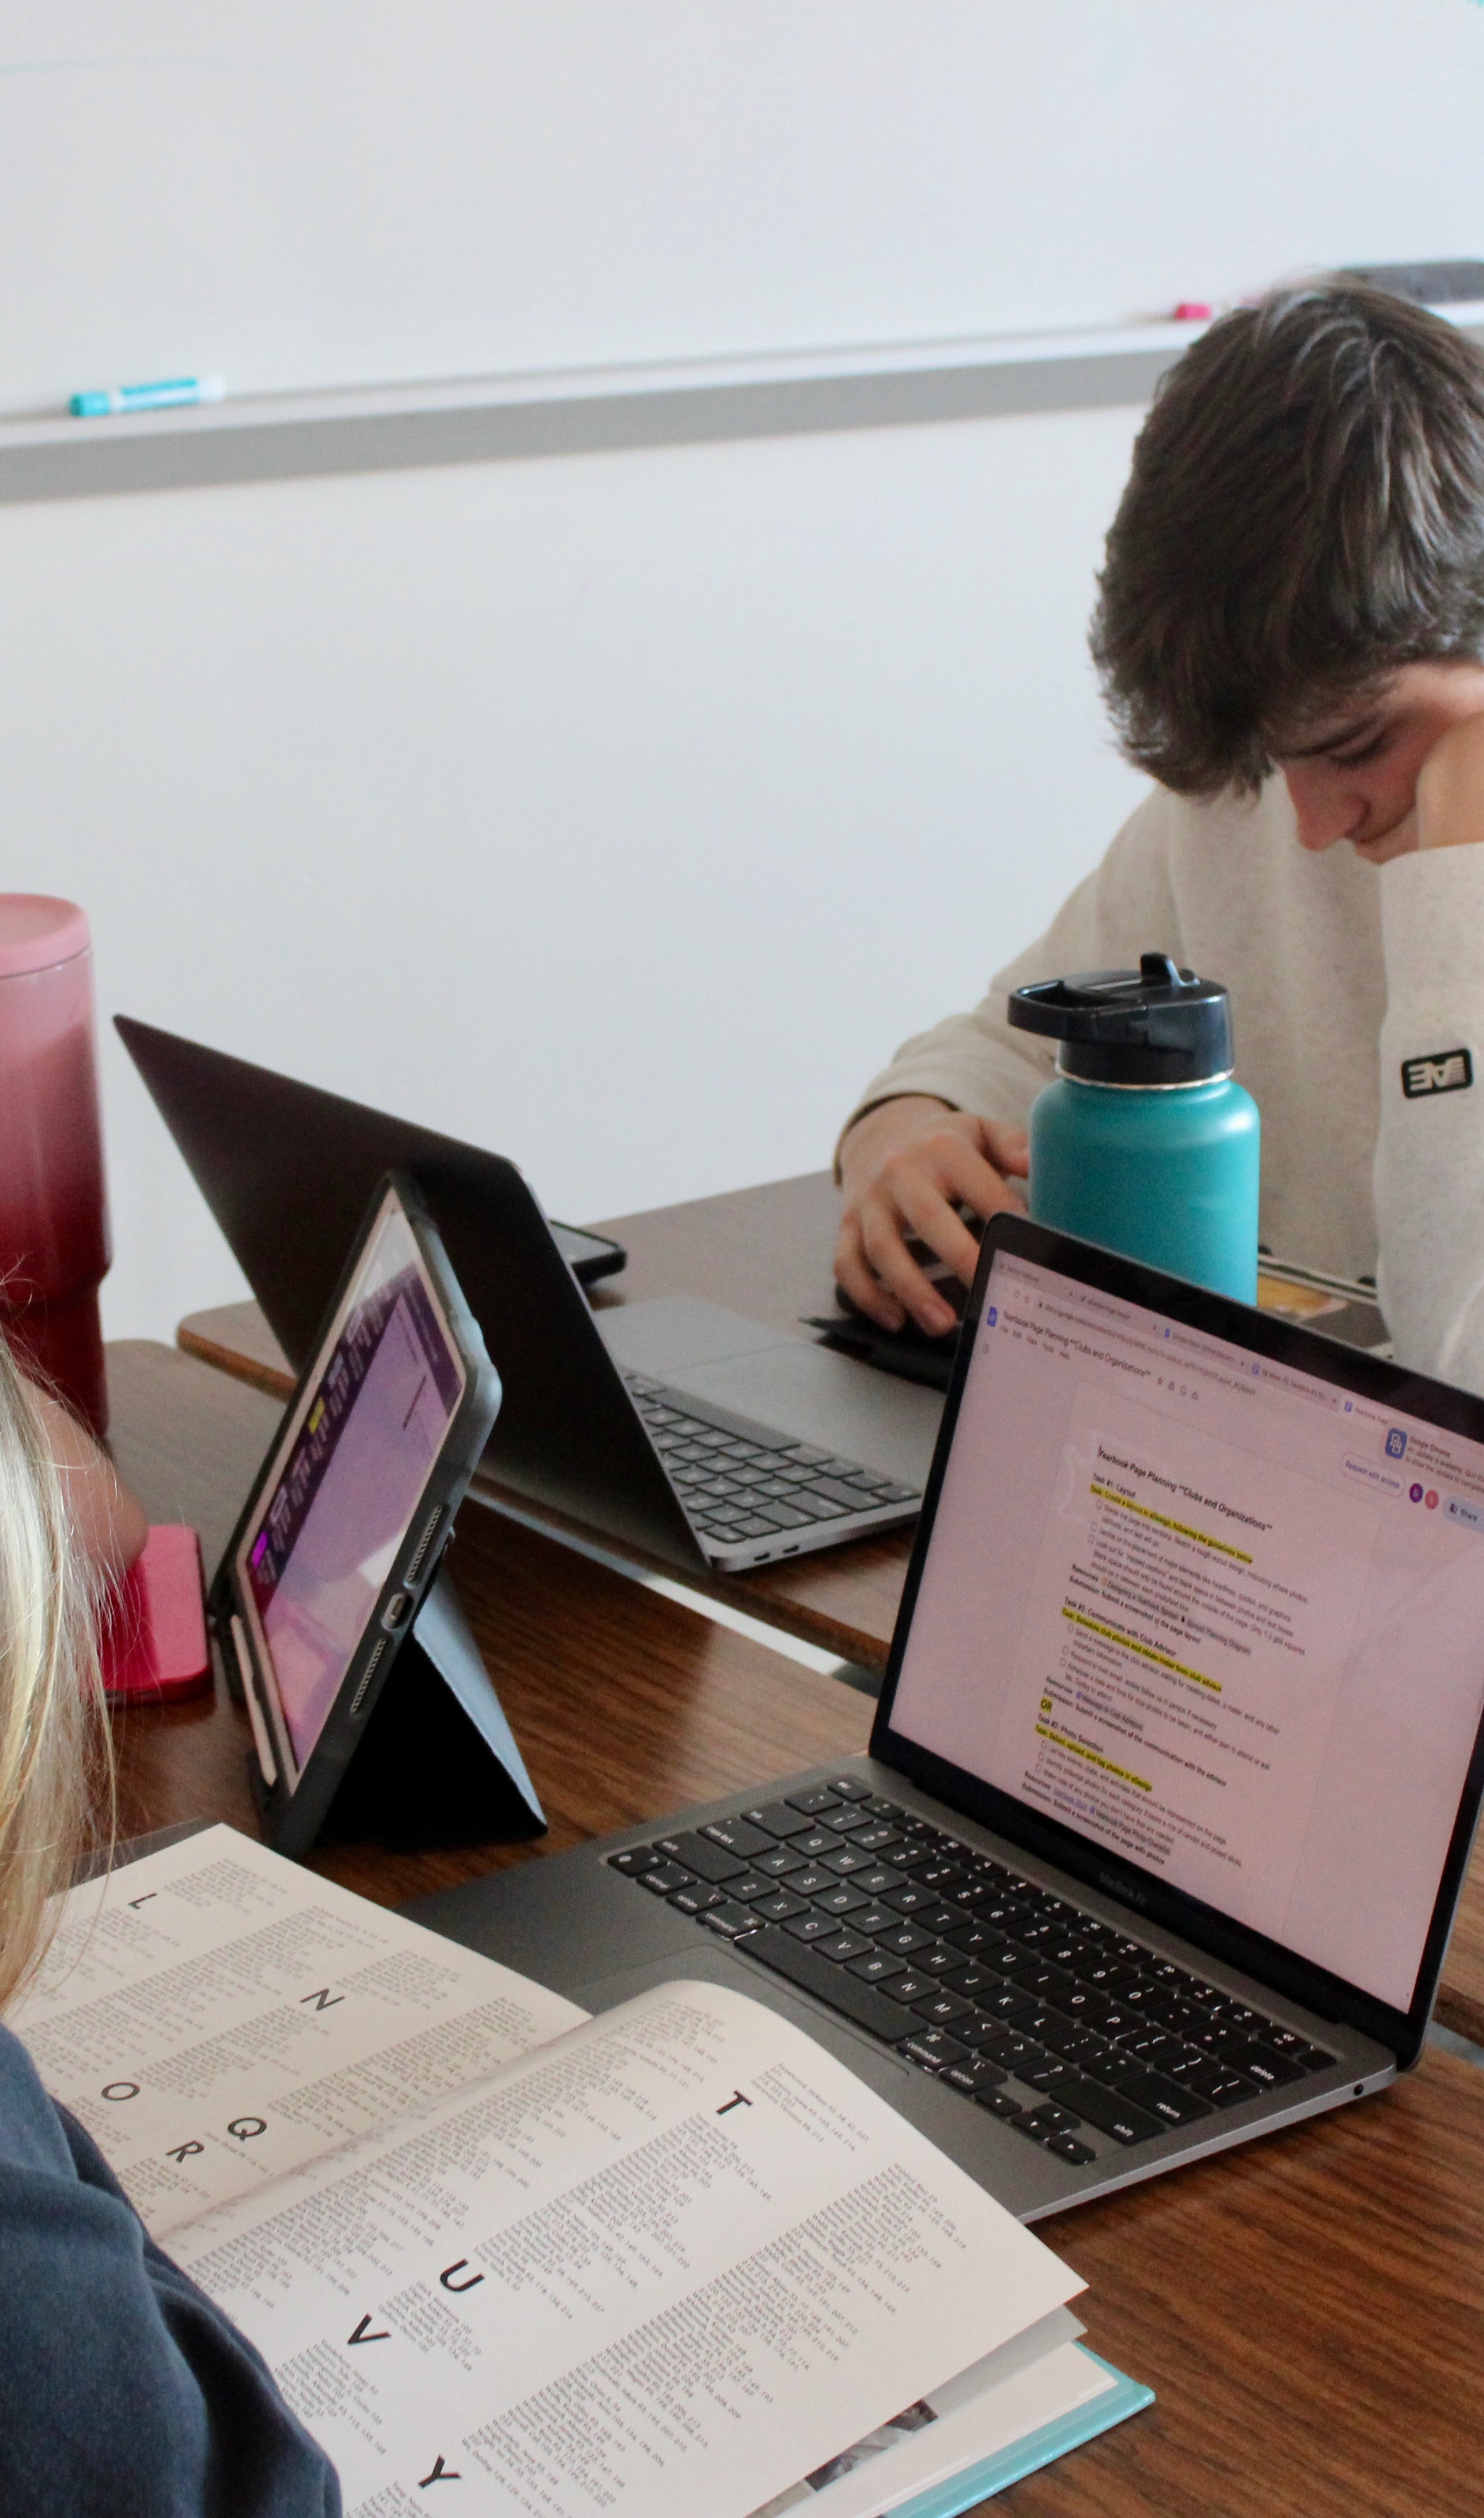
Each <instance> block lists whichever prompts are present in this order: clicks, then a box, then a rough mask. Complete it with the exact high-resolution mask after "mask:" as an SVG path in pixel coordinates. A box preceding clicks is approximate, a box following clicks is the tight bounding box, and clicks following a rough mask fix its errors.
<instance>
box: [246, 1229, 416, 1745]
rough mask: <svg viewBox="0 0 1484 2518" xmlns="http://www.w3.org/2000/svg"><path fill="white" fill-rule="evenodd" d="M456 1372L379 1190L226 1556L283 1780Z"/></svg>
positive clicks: (336, 1665)
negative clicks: (231, 1562)
mask: <svg viewBox="0 0 1484 2518" xmlns="http://www.w3.org/2000/svg"><path fill="white" fill-rule="evenodd" d="M465 1378H466V1376H465V1371H464V1367H463V1363H462V1361H461V1359H460V1357H459V1354H458V1351H457V1349H456V1347H455V1346H454V1344H453V1341H452V1339H451V1338H450V1337H449V1335H448V1332H447V1330H446V1329H445V1326H444V1324H443V1322H442V1319H441V1317H440V1314H439V1310H438V1307H437V1302H436V1299H435V1290H434V1288H433V1286H432V1284H431V1281H430V1280H429V1278H428V1276H427V1272H426V1269H425V1267H424V1264H423V1260H422V1257H421V1254H420V1252H419V1250H418V1247H417V1242H416V1239H415V1237H414V1236H413V1233H412V1229H411V1227H410V1225H409V1224H408V1222H407V1218H406V1215H405V1213H404V1212H403V1207H402V1206H401V1204H400V1202H399V1201H398V1199H397V1197H396V1195H395V1194H393V1193H390V1192H389V1193H388V1195H387V1198H386V1200H385V1203H384V1205H383V1209H382V1213H381V1215H380V1217H379V1219H378V1221H377V1224H376V1226H375V1228H374V1229H373V1231H372V1233H371V1235H370V1237H369V1238H368V1240H367V1242H366V1245H365V1247H364V1250H363V1251H362V1253H361V1258H360V1266H359V1267H358V1269H357V1270H356V1274H355V1277H354V1279H353V1281H352V1282H351V1283H350V1284H349V1285H348V1286H347V1288H346V1290H345V1294H344V1297H343V1299H342V1301H341V1303H340V1306H339V1308H338V1311H337V1314H336V1317H335V1321H334V1323H333V1324H332V1326H331V1328H330V1331H329V1334H328V1336H327V1338H326V1340H325V1342H324V1345H323V1347H322V1349H321V1353H320V1356H319V1359H318V1367H317V1368H316V1369H315V1370H314V1372H313V1373H312V1374H311V1376H310V1377H309V1380H308V1383H307V1386H306V1389H305V1391H304V1393H303V1395H302V1397H301V1399H300V1403H299V1405H298V1407H297V1408H296V1409H295V1411H294V1412H293V1415H292V1418H291V1421H290V1423H289V1425H288V1426H287V1428H286V1429H285V1432H284V1434H283V1437H282V1440H281V1442H280V1445H279V1450H278V1455H277V1458H276V1461H275V1464H274V1468H273V1471H272V1472H271V1474H270V1478H269V1481H268V1483H267V1485H266V1486H265V1489H264V1493H263V1499H262V1503H261V1505H260V1507H259V1509H258V1511H257V1512H255V1513H254V1515H253V1517H252V1520H251V1521H250V1523H249V1524H248V1526H247V1529H246V1530H245V1531H244V1533H243V1534H242V1536H241V1539H240V1541H239V1542H238V1546H237V1553H236V1567H235V1570H236V1577H237V1585H238V1596H239V1597H240V1599H241V1600H242V1603H243V1606H244V1609H245V1612H246V1615H247V1618H248V1621H249V1624H250V1626H251V1628H252V1630H253V1645H254V1660H255V1663H256V1666H257V1668H258V1670H259V1671H260V1672H261V1673H262V1675H263V1678H264V1682H265V1693H266V1695H267V1697H268V1701H269V1709H270V1713H271V1715H272V1717H273V1724H274V1730H275V1732H276V1739H277V1746H278V1749H279V1751H280V1753H281V1755H282V1756H283V1758H284V1759H285V1762H286V1764H287V1768H288V1773H289V1776H290V1778H291V1779H292V1778H293V1777H295V1776H296V1775H297V1774H299V1773H302V1771H303V1769H304V1766H305V1764H306V1762H307V1761H308V1758H309V1756H310V1753H311V1751H312V1750H313V1748H314V1746H315V1743H316V1741H317V1740H318V1737H319V1733H320V1731H321V1730H322V1729H323V1726H324V1723H325V1721H326V1719H327V1717H328V1715H329V1713H330V1711H331V1708H332V1707H333V1705H334V1703H335V1700H336V1697H337V1695H338V1693H339V1689H340V1685H341V1681H342V1680H343V1678H344V1677H345V1673H346V1671H347V1670H348V1669H349V1667H350V1663H351V1657H352V1655H353V1654H354V1653H355V1651H356V1648H357V1646H358V1645H359V1643H360V1639H361V1636H362V1634H363V1633H364V1632H365V1628H366V1624H367V1621H368V1620H369V1619H370V1617H371V1616H372V1614H373V1613H374V1611H375V1608H376V1604H377V1601H378V1599H379V1597H380V1594H381V1588H382V1585H383V1584H384V1583H385V1581H386V1579H387V1576H388V1574H389V1573H390V1571H391V1568H392V1565H393V1562H394V1560H395V1558H396V1555H397V1551H398V1549H399V1548H400V1547H401V1545H402V1543H403V1539H404V1538H405V1537H406V1534H407V1530H408V1528H409V1526H410V1523H411V1519H412V1515H413V1513H414V1512H415V1511H416V1509H417V1506H418V1504H419V1502H420V1500H421V1498H422V1495H423V1492H424V1489H425V1488H426V1486H427V1483H428V1480H429V1477H430V1476H431V1474H432V1471H433V1468H434V1466H435V1464H436V1462H437V1460H438V1457H439V1454H440V1452H441V1450H442V1448H443V1444H444V1441H445V1436H446V1433H447V1429H448V1425H449V1423H450V1421H451V1419H452V1417H453V1416H454V1414H455V1413H456V1411H457V1409H458V1404H459V1401H460V1399H461V1398H462V1396H463V1391H464V1385H465Z"/></svg>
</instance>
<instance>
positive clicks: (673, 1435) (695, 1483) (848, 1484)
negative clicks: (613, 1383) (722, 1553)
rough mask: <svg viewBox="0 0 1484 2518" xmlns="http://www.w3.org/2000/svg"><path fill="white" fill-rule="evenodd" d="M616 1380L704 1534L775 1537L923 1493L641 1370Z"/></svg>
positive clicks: (912, 1501)
mask: <svg viewBox="0 0 1484 2518" xmlns="http://www.w3.org/2000/svg"><path fill="white" fill-rule="evenodd" d="M623 1378H624V1380H625V1381H626V1383H627V1384H628V1388H629V1393H630V1395H631V1397H632V1399H633V1401H634V1404H635V1406H636V1407H637V1409H638V1411H639V1413H640V1415H641V1416H642V1417H643V1418H644V1421H645V1424H646V1426H647V1427H648V1428H649V1433H650V1439H651V1441H652V1442H653V1443H654V1445H655V1448H656V1450H657V1452H658V1454H659V1456H660V1458H661V1459H662V1460H663V1462H664V1465H665V1468H666V1471H667V1472H668V1475H669V1479H670V1484H671V1485H672V1486H673V1487H674V1488H675V1490H676V1493H677V1494H678V1495H679V1497H680V1500H681V1502H682V1503H683V1504H684V1505H685V1508H686V1513H687V1515H688V1517H689V1519H690V1520H691V1522H692V1523H693V1524H694V1526H695V1527H696V1529H697V1530H699V1531H700V1532H701V1533H702V1534H703V1535H704V1537H705V1538H707V1539H717V1540H739V1539H772V1538H775V1537H776V1536H777V1535H778V1533H779V1532H781V1531H787V1530H808V1529H810V1528H812V1527H813V1525H814V1524H815V1523H816V1522H826V1521H842V1520H843V1519H844V1517H845V1515H846V1514H847V1513H852V1512H875V1511H879V1510H880V1509H881V1507H882V1506H883V1505H886V1504H895V1505H903V1504H911V1505H916V1504H920V1502H921V1501H922V1498H921V1495H920V1494H919V1492H918V1490H917V1489H916V1488H915V1487H904V1486H899V1485H898V1484H897V1482H896V1480H895V1479H893V1478H885V1477H882V1476H881V1475H880V1473H879V1471H877V1470H875V1469H864V1468H862V1466H861V1464H860V1462H859V1460H845V1459H841V1458H839V1457H838V1455H837V1454H835V1453H833V1452H821V1451H817V1450H815V1449H814V1448H813V1447H812V1446H811V1445H810V1444H808V1443H794V1442H790V1441H789V1439H788V1437H787V1435H786V1434H778V1435H771V1434H768V1433H767V1432H765V1431H764V1429H763V1428H762V1427H760V1426H755V1427H748V1428H747V1429H746V1430H745V1431H743V1430H742V1420H741V1419H739V1418H737V1417H734V1416H730V1415H728V1413H727V1411H726V1410H725V1409H721V1408H717V1409H714V1410H708V1409H706V1408H704V1407H703V1405H702V1404H701V1403H700V1402H699V1401H698V1400H695V1399H693V1398H691V1397H690V1396H689V1394H688V1393H686V1392H683V1391H678V1390H671V1389H669V1388H668V1387H667V1386H666V1384H665V1383H663V1382H660V1381H647V1380H645V1379H644V1378H643V1376H642V1375H640V1374H639V1373H634V1372H626V1373H625V1374H624V1376H623Z"/></svg>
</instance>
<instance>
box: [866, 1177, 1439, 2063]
mask: <svg viewBox="0 0 1484 2518" xmlns="http://www.w3.org/2000/svg"><path fill="white" fill-rule="evenodd" d="M1481 1715H1484V1404H1481V1403H1480V1402H1479V1401H1478V1400H1475V1399H1472V1398H1470V1397H1468V1396H1466V1395H1465V1394H1464V1393H1463V1392H1460V1391H1456V1390H1452V1389H1448V1388H1446V1387H1444V1385H1442V1384H1441V1383H1438V1382H1433V1381H1429V1380H1426V1379H1425V1378H1423V1377H1422V1376H1420V1375H1418V1374H1412V1373H1408V1372H1406V1371H1404V1370H1402V1369H1401V1368H1398V1367H1396V1366H1393V1365H1389V1364H1385V1363H1382V1362H1379V1361H1378V1360H1376V1359H1374V1358H1372V1357H1370V1356H1367V1355H1364V1354H1361V1353H1358V1352H1357V1351H1355V1350H1354V1349H1351V1348H1346V1347H1342V1346H1340V1345H1338V1344H1337V1343H1335V1342H1332V1341H1331V1340H1329V1339H1327V1338H1324V1337H1321V1336H1318V1335H1316V1334H1315V1333H1313V1332H1312V1331H1309V1330H1306V1329H1303V1328H1300V1327H1297V1326H1293V1325H1290V1324H1285V1323H1283V1322H1281V1321H1278V1320H1274V1319H1271V1318H1269V1317H1268V1316H1266V1315H1264V1314H1262V1313H1259V1312H1256V1311H1251V1310H1249V1309H1248V1308H1247V1307H1246V1306H1245V1305H1242V1304H1238V1303H1233V1302H1228V1301H1226V1300H1224V1299H1223V1298H1222V1297H1220V1296H1217V1295H1213V1294H1208V1293H1206V1292H1205V1291H1203V1290H1202V1289H1201V1288H1199V1287H1197V1286H1194V1285H1191V1284H1187V1283H1185V1282H1183V1281H1180V1280H1178V1279H1174V1278H1168V1277H1162V1276H1160V1275H1158V1274H1157V1273H1156V1272H1155V1271H1153V1270H1150V1269H1145V1268H1140V1267H1135V1266H1133V1265H1131V1264H1130V1263H1128V1262H1126V1261H1124V1260H1121V1259H1117V1258H1115V1257H1114V1256H1113V1255H1112V1254H1111V1253H1109V1252H1106V1251H1103V1250H1099V1249H1095V1248H1093V1247H1092V1246H1091V1245H1090V1244H1088V1243H1084V1242H1078V1241H1074V1240H1071V1239H1070V1238H1068V1237H1064V1236H1062V1235H1058V1234H1053V1233H1050V1232H1048V1231H1046V1230H1045V1229H1044V1228H1042V1227H1039V1226H1037V1225H1033V1224H1031V1223H1029V1222H1028V1221H1026V1220H1024V1219H1021V1218H1009V1217H996V1219H995V1221H994V1223H993V1224H992V1225H991V1226H990V1228H989V1231H988V1233H987V1234H986V1237H985V1244H984V1250H983V1254H982V1257H981V1263H980V1268H979V1272H978V1277H977V1279H976V1282H975V1287H974V1292H973V1296H972V1299H971V1301H970V1304H969V1307H968V1312H967V1315H966V1329H965V1334H964V1338H963V1340H962V1343H961V1345H960V1348H959V1353H958V1358H957V1363H956V1366H955V1370H954V1382H953V1386H952V1388H951V1391H950V1394H949V1400H948V1405H947V1408H946V1410H945V1414H944V1424H943V1434H942V1438H941V1441H940V1445H939V1449H938V1454H937V1456H936V1458H935V1461H934V1467H933V1475H932V1478H931V1481H930V1484H929V1488H928V1494H927V1500H926V1504H925V1507H924V1511H923V1516H922V1520H921V1524H920V1526H919V1531H918V1537H917V1542H916V1547H915V1550H914V1553H913V1558H912V1567H911V1570H910V1574H909V1578H908V1584H907V1588H906V1591H905V1593H904V1597H903V1603H902V1611H901V1616H900V1619H899V1622H898V1626H897V1631H896V1635H895V1638H894V1642H893V1647H892V1654H891V1661H890V1665H889V1669H888V1674H887V1680H886V1685H885V1689H884V1691H883V1694H882V1698H881V1703H880V1709H879V1713H878V1716H877V1721H876V1725H875V1731H874V1735H873V1737H872V1741H871V1749H872V1754H873V1755H874V1756H876V1757H878V1758H883V1759H885V1760H886V1761H887V1762H889V1763H891V1764H893V1765H894V1766H896V1767H897V1768H898V1769H899V1771H901V1772H903V1773H906V1774H909V1775H911V1776H912V1777H913V1778H914V1779H915V1780H916V1781H917V1782H919V1783H921V1784H924V1785H925V1786H926V1787H927V1788H928V1789H929V1790H931V1791H933V1792H934V1793H936V1794H937V1795H938V1796H939V1797H940V1798H941V1799H942V1800H944V1801H946V1802H949V1803H951V1804H952V1805H954V1807H957V1808H959V1809H962V1810H963V1811H965V1812H966V1813H967V1814H968V1815H970V1816H972V1817H974V1818H977V1819H979V1820H981V1821H982V1822H983V1823H985V1824H987V1825H989V1826H991V1827H993V1828H995V1829H996V1831H998V1832H999V1833H1000V1834H1002V1835H1005V1836H1007V1837H1009V1838H1010V1839H1011V1840H1012V1841H1013V1842H1015V1843H1017V1844H1019V1845H1023V1846H1024V1847H1026V1848H1027V1849H1028V1850H1030V1851H1033V1852H1036V1853H1039V1854H1040V1855H1041V1856H1042V1857H1043V1858H1046V1859H1049V1860H1051V1861H1053V1862H1055V1863H1057V1864H1059V1865H1060V1866H1061V1867H1062V1868H1063V1869H1065V1870H1067V1871H1069V1872H1071V1873H1072V1874H1073V1876H1074V1877H1079V1878H1081V1879H1083V1880H1085V1881H1087V1882H1088V1883H1090V1884H1095V1885H1096V1887H1098V1888H1099V1889H1102V1890H1103V1891H1104V1892H1105V1893H1111V1894H1112V1895H1114V1896H1116V1897H1119V1898H1121V1899H1122V1900H1123V1901H1124V1903H1125V1904H1127V1905H1128V1906H1130V1907H1132V1908H1133V1909H1135V1910H1136V1911H1137V1912H1138V1913H1140V1914H1144V1915H1147V1916H1149V1917H1150V1918H1151V1919H1152V1920H1153V1921H1156V1922H1158V1923H1163V1924H1164V1925H1165V1926H1166V1928H1167V1929H1168V1930H1170V1931H1171V1932H1177V1933H1179V1934H1180V1935H1181V1937H1182V1938H1184V1939H1186V1940H1188V1941H1190V1942H1192V1943H1194V1944H1195V1945H1196V1946H1197V1947H1198V1948H1201V1949H1205V1950H1207V1951H1208V1952H1210V1953H1211V1954H1212V1955H1213V1956H1216V1957H1220V1958H1223V1959H1225V1960H1227V1961H1228V1962H1229V1963H1231V1964H1232V1965H1235V1966H1237V1967H1239V1968H1241V1969H1242V1970H1243V1971H1244V1972H1245V1973H1247V1974H1248V1975H1252V1976H1255V1977H1256V1978H1257V1979H1258V1980H1259V1981H1261V1982H1263V1983H1266V1984H1270V1985H1272V1986H1273V1987H1274V1988H1275V1989H1277V1990H1281V1991H1283V1992H1285V1993H1287V1994H1288V1995H1289V1996H1290V1997H1291V1998H1292V1999H1293V2000H1294V2001H1296V2002H1299V2003H1301V2004H1302V2005H1304V2006H1305V2007H1306V2008H1307V2009H1309V2010H1311V2011H1314V2012H1317V2013H1319V2014H1320V2015H1321V2017H1323V2018H1326V2019H1335V2020H1342V2021H1344V2022H1346V2023H1347V2024H1348V2025H1350V2026H1351V2027H1354V2028H1356V2029H1359V2030H1361V2031H1362V2032H1363V2033H1365V2034H1367V2035H1369V2036H1372V2037H1375V2038H1376V2039H1378V2041H1379V2042H1380V2043H1381V2044H1383V2045H1385V2046H1387V2047H1389V2048H1390V2049H1391V2050H1392V2052H1393V2053H1395V2054H1396V2055H1397V2057H1398V2060H1399V2061H1401V2062H1411V2061H1413V2060H1414V2059H1415V2057H1416V2055H1417V2052H1418V2050H1419V2048H1420V2042H1421V2038H1422V2034H1423V2031H1424V2029H1425V2027H1426V2022H1427V2018H1428V2014H1429V2012H1430V2009H1431V2004H1432V1998H1433V1994H1434V1991H1435V1989H1436V1983H1437V1976H1438V1971H1439V1968H1440V1967H1441V1964H1442V1959H1443V1953H1444V1950H1445V1948H1446V1945H1447V1938H1448V1933H1449V1931H1450V1928H1451V1925H1452V1921H1453V1914H1454V1909H1455V1907H1456V1904H1457V1900H1458V1894H1459V1890H1460V1888H1461V1886H1462V1883H1463V1875H1464V1871H1465V1868H1466V1864H1467V1859H1468V1854H1469V1849H1470V1846H1471V1844H1472V1839H1473V1833H1474V1827H1475V1824H1476V1821H1477V1817H1478V1811H1479V1801H1480V1792H1481V1786H1484V1744H1481V1732H1480V1723H1481Z"/></svg>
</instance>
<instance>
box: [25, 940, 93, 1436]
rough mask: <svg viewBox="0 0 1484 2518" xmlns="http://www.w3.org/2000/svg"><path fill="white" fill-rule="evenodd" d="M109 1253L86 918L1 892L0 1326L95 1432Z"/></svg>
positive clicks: (36, 1371)
mask: <svg viewBox="0 0 1484 2518" xmlns="http://www.w3.org/2000/svg"><path fill="white" fill-rule="evenodd" d="M108 1255H109V1254H108V1222H107V1215H106V1209H105V1205H104V1185H103V1138H102V1132H101V1130H100V1127H99V1119H98V1076H97V1068H96V1064H95V1061H94V1051H93V950H92V943H91V939H90V937H89V934H88V922H87V919H86V917H85V916H84V914H83V912H82V911H81V910H80V909H78V908H76V907H74V905H73V903H72V902H71V901H70V900H49V899H47V898H46V897H45V896H44V895H42V894H40V893H35V892H15V891H13V892H0V1325H3V1327H4V1330H5V1334H6V1336H7V1338H8V1339H9V1341H10V1343H11V1346H12V1348H13V1349H14V1351H15V1353H16V1356H17V1359H18V1361H19V1362H20V1364H21V1368H22V1369H24V1370H29V1371H31V1372H33V1373H34V1374H35V1375H36V1377H37V1378H38V1379H39V1380H41V1381H42V1382H44V1383H46V1384H47V1385H48V1386H50V1387H51V1388H52V1389H54V1390H55V1391H56V1392H57V1394H58V1396H59V1398H61V1399H64V1401H65V1402H66V1404H67V1406H68V1407H69V1408H70V1409H71V1410H72V1411H73V1413H74V1414H75V1415H77V1416H79V1417H81V1419H82V1421H83V1422H84V1424H87V1425H90V1426H91V1427H92V1429H93V1431H94V1433H95V1434H99V1435H102V1434H103V1433H104V1432H105V1431H106V1427H107V1422H108V1393H107V1383H106V1379H105V1376H104V1360H103V1331H102V1327H101V1325H100V1323H99V1317H98V1288H99V1286H100V1285H101V1283H102V1282H103V1280H104V1278H105V1277H106V1274H107V1270H108Z"/></svg>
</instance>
